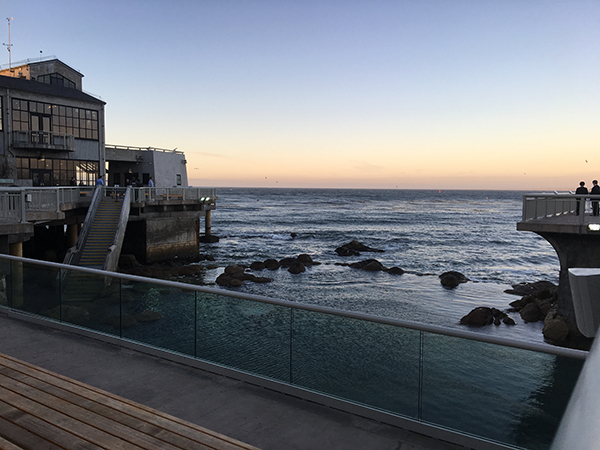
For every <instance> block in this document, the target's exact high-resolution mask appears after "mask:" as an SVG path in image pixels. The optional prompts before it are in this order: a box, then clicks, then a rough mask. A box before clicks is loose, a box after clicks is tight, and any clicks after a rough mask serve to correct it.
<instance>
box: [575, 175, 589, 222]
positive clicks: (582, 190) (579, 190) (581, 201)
mask: <svg viewBox="0 0 600 450" xmlns="http://www.w3.org/2000/svg"><path fill="white" fill-rule="evenodd" d="M575 194H577V195H585V194H589V192H588V190H587V188H586V187H585V181H580V182H579V187H578V188H577V190H576V191H575ZM581 204H583V208H582V209H583V213H584V214H585V198H578V199H577V205H576V206H575V214H577V215H579V205H581Z"/></svg>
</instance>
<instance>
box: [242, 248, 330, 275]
mask: <svg viewBox="0 0 600 450" xmlns="http://www.w3.org/2000/svg"><path fill="white" fill-rule="evenodd" d="M319 264H321V263H320V262H316V261H313V259H312V257H311V256H310V255H308V254H306V253H302V254H300V255H298V256H296V257H295V258H294V257H286V258H283V259H281V260H279V261H277V260H276V259H266V260H265V261H254V262H253V263H252V264H250V269H252V270H256V271H260V270H265V269H268V270H277V269H279V268H280V267H284V268H286V269H287V270H288V272H290V273H292V274H299V273H302V272H306V268H307V267H310V266H316V265H319Z"/></svg>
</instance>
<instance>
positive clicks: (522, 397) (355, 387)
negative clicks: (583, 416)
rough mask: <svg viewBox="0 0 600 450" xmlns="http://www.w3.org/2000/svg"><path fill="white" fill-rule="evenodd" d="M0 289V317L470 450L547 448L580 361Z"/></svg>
mask: <svg viewBox="0 0 600 450" xmlns="http://www.w3.org/2000/svg"><path fill="white" fill-rule="evenodd" d="M64 273H69V274H71V275H72V276H69V277H64V276H62V274H64ZM64 280H67V281H64ZM0 288H2V289H0V305H3V306H5V307H7V308H11V309H13V310H14V309H16V310H18V311H23V312H26V313H29V314H34V315H36V316H41V317H45V318H48V319H52V320H55V321H59V322H61V323H66V324H73V325H77V326H78V327H83V328H85V329H87V330H92V331H93V332H95V333H101V335H104V336H110V337H113V338H115V339H123V340H124V341H123V342H136V343H141V344H144V345H147V346H151V347H152V348H155V349H161V351H165V352H170V353H171V354H173V355H179V357H182V358H185V357H187V358H192V359H193V360H194V361H201V362H202V363H203V364H204V363H205V364H209V365H212V366H213V367H215V370H221V369H217V368H224V369H227V370H230V371H233V372H235V373H239V374H241V375H240V376H242V375H243V377H246V378H245V379H248V377H251V379H252V380H253V382H255V383H258V384H263V385H266V386H269V387H271V388H274V386H275V389H280V390H281V391H282V392H290V389H292V390H293V393H294V395H299V396H303V397H304V398H309V399H311V400H313V401H314V400H315V399H316V400H317V401H320V402H323V403H324V404H334V405H335V406H336V407H340V408H342V409H347V410H351V411H360V414H364V415H367V416H369V417H377V418H379V420H382V418H383V421H388V423H397V422H394V421H395V420H401V421H402V426H405V427H407V428H409V429H410V428H411V427H413V429H415V430H420V432H421V433H423V432H425V431H426V434H428V433H430V432H431V433H432V434H431V435H432V436H434V437H439V438H443V439H445V440H450V441H453V442H455V443H462V445H465V446H467V447H469V448H477V449H484V448H485V449H491V448H527V449H529V450H547V449H548V448H549V447H550V444H551V442H552V439H553V437H554V432H555V430H556V429H557V427H558V424H559V422H560V420H561V418H562V415H563V412H564V409H565V407H566V402H567V401H568V398H569V395H570V392H571V391H572V389H573V388H574V385H575V383H576V380H577V376H578V374H579V372H580V370H581V367H582V365H583V360H584V359H585V358H586V357H587V355H588V353H587V352H584V351H579V350H571V349H566V348H559V347H553V346H550V345H544V344H538V343H530V342H521V341H516V340H512V339H506V338H502V337H498V336H490V335H484V334H479V333H473V332H470V331H465V330H461V329H451V328H445V327H440V326H435V325H427V324H420V323H415V322H409V321H403V320H398V319H391V318H383V317H375V316H371V315H368V314H363V313H359V312H349V311H340V310H335V309H332V308H327V307H322V306H314V305H305V304H301V303H295V302H290V301H283V300H276V299H270V298H266V297H260V296H256V295H249V294H243V293H239V292H231V291H225V290H221V289H214V288H208V287H203V286H196V285H190V284H184V283H177V282H170V281H163V280H155V279H149V278H143V277H137V276H131V275H123V274H118V273H114V272H106V271H99V270H94V269H85V268H79V267H72V266H65V265H61V264H55V263H48V262H41V261H34V260H27V259H24V258H17V257H11V256H5V255H0ZM243 377H242V378H243ZM261 380H262V381H261ZM424 427H425V428H424ZM440 430H441V431H440ZM436 433H437V434H436ZM440 433H441V435H443V437H442V436H441V435H440ZM444 433H445V434H444Z"/></svg>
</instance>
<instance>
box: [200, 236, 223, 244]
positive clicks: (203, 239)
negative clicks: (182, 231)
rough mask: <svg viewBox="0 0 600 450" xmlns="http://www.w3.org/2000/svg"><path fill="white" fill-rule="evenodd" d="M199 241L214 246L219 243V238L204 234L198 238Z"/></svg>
mask: <svg viewBox="0 0 600 450" xmlns="http://www.w3.org/2000/svg"><path fill="white" fill-rule="evenodd" d="M198 241H200V242H202V243H203V244H214V243H215V242H219V236H215V235H214V234H211V235H209V236H207V235H205V234H203V235H202V236H200V237H199V238H198Z"/></svg>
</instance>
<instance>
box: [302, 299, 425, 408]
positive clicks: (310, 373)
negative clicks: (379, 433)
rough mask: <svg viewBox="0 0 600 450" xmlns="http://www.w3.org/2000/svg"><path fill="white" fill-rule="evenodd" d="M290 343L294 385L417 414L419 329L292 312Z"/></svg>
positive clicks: (370, 404) (375, 405)
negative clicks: (291, 336) (292, 322)
mask: <svg viewBox="0 0 600 450" xmlns="http://www.w3.org/2000/svg"><path fill="white" fill-rule="evenodd" d="M292 347H293V351H292V369H293V370H292V383H293V384H295V385H298V386H301V387H306V388H308V389H312V390H315V391H320V392H324V393H327V394H329V395H334V396H337V397H341V398H344V399H348V400H350V401H354V402H357V403H362V404H365V405H368V406H371V407H374V408H379V409H383V410H387V411H391V412H393V413H396V414H401V415H405V416H410V417H415V418H416V417H417V415H418V405H419V350H420V334H419V332H418V331H415V330H408V329H403V328H397V327H393V326H389V325H383V324H377V323H373V322H367V321H362V320H357V319H350V318H345V317H338V316H330V315H328V314H320V313H315V312H310V311H302V310H295V311H294V335H293V343H292Z"/></svg>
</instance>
